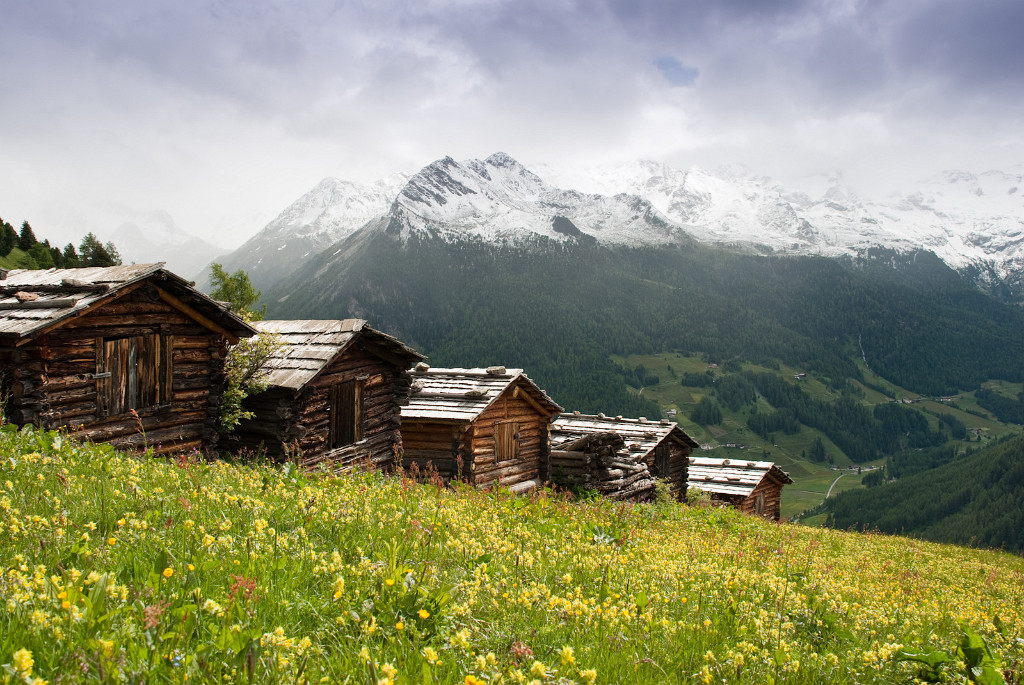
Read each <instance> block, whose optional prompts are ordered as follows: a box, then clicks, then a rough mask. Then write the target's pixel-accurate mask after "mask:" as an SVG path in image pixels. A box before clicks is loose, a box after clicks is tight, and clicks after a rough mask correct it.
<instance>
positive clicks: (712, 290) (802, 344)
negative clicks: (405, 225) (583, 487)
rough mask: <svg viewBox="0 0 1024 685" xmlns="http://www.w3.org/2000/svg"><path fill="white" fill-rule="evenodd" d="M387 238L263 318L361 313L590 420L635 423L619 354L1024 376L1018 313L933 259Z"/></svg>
mask: <svg viewBox="0 0 1024 685" xmlns="http://www.w3.org/2000/svg"><path fill="white" fill-rule="evenodd" d="M398 232H400V231H395V232H391V225H390V224H388V225H387V226H382V225H377V226H373V225H371V226H367V227H366V228H364V229H362V230H361V231H358V232H356V233H355V234H353V235H352V236H350V238H348V239H347V240H345V241H342V242H341V243H338V244H337V245H335V246H333V247H331V248H329V249H328V250H326V251H324V252H323V253H321V254H320V255H318V256H317V257H316V258H315V259H313V260H312V261H311V262H310V263H309V264H307V265H306V266H305V267H303V268H302V269H300V270H298V271H297V272H296V273H294V274H293V275H292V276H290V277H289V278H287V279H285V280H284V281H282V282H281V283H279V284H278V286H276V287H275V288H273V289H271V290H270V291H269V292H265V295H266V299H267V300H268V304H269V310H268V311H269V316H271V317H275V316H282V317H294V316H303V317H311V318H339V317H345V316H360V317H363V318H366V319H368V320H370V321H373V322H374V325H375V326H378V327H383V328H384V329H385V330H387V331H388V332H389V333H393V334H395V335H398V336H399V337H400V338H402V339H403V340H406V341H407V342H409V343H411V344H414V345H416V346H418V347H419V348H420V349H421V350H422V351H423V352H424V353H426V354H428V355H430V356H431V358H432V359H433V361H434V363H437V364H458V365H466V364H491V363H505V364H513V365H516V366H521V367H523V368H526V369H529V370H530V372H531V374H534V377H535V378H536V379H537V380H539V381H540V382H541V383H542V384H546V385H547V388H548V390H550V391H552V392H554V393H555V397H556V399H557V400H558V401H559V402H560V403H562V404H563V405H564V406H569V407H573V408H579V409H581V410H583V411H605V412H608V413H624V414H626V413H634V412H631V411H629V408H628V407H627V406H626V404H625V399H624V398H625V396H624V394H623V393H624V392H625V390H624V387H623V383H622V381H621V380H620V381H618V382H614V381H613V380H612V379H611V378H610V377H609V376H608V374H611V375H612V376H614V375H615V374H617V373H618V371H617V370H616V368H614V367H613V365H611V364H610V362H609V361H608V359H607V357H608V356H609V355H612V354H615V355H629V354H635V353H648V352H660V351H671V350H684V351H697V352H701V353H704V354H706V355H707V356H708V357H709V358H710V359H711V360H713V361H725V360H727V359H731V358H740V359H743V360H747V361H753V362H759V361H767V360H770V359H778V360H782V361H783V362H784V363H787V364H790V365H792V366H800V367H802V368H803V370H805V371H809V372H814V373H817V374H819V375H821V376H822V377H824V378H828V379H831V381H832V382H834V383H836V384H841V383H842V382H843V380H844V379H846V378H859V377H860V374H861V372H860V370H859V369H858V368H857V366H856V365H855V364H854V361H853V358H854V357H855V356H856V357H862V358H863V360H864V361H865V362H866V363H867V365H868V366H869V367H870V368H871V370H872V371H874V372H875V373H877V374H879V375H881V376H883V377H885V378H889V379H892V380H893V381H894V382H896V383H898V384H899V385H901V386H903V387H906V388H908V389H910V390H913V391H915V392H921V393H929V394H936V395H937V394H944V393H949V392H953V391H955V390H956V389H957V388H964V389H969V388H974V387H977V386H978V385H980V384H981V383H982V382H984V381H986V380H989V379H992V378H1002V379H1005V380H1008V381H1012V382H1019V381H1020V380H1022V379H1024V310H1021V309H1020V308H1016V307H1012V306H1009V305H1005V304H1001V303H1000V302H998V301H996V300H995V299H993V298H991V297H989V296H987V295H985V294H983V293H981V292H979V291H978V290H977V289H976V288H974V287H972V286H971V285H970V284H968V283H966V282H965V281H963V280H962V279H961V278H960V277H959V276H958V275H957V274H956V272H954V271H952V270H951V269H950V268H949V267H947V266H946V265H945V264H943V263H942V262H941V261H940V260H938V259H936V258H935V257H934V256H933V255H929V254H927V253H919V254H914V255H905V256H900V255H896V254H894V253H889V252H880V253H878V254H877V255H874V256H872V257H870V258H868V259H865V260H858V261H853V260H849V261H840V260H834V259H827V258H821V257H758V256H754V255H745V254H740V253H736V252H732V251H728V250H725V249H721V248H714V247H708V246H702V245H698V244H687V245H685V246H677V247H660V248H659V247H647V248H626V247H614V246H613V247H605V246H601V245H579V244H566V243H556V242H553V241H547V240H544V239H542V238H538V239H537V240H535V241H534V242H533V243H532V244H524V245H494V244H491V243H488V242H485V241H482V240H469V239H467V240H463V241H457V242H453V241H451V240H448V239H442V238H439V237H434V236H430V235H424V234H422V233H419V232H412V233H409V234H408V235H406V236H405V239H404V240H403V239H399V237H398V236H397V235H395V233H398ZM602 403H605V404H602ZM616 403H617V404H616ZM613 404H614V405H615V406H612V405H613Z"/></svg>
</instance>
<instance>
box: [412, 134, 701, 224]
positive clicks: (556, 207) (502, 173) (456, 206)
mask: <svg viewBox="0 0 1024 685" xmlns="http://www.w3.org/2000/svg"><path fill="white" fill-rule="evenodd" d="M392 214H393V216H395V217H396V218H397V219H398V220H399V221H400V223H401V224H402V226H403V235H407V234H408V232H412V231H424V232H431V233H435V234H438V235H441V236H443V237H447V238H455V237H460V236H474V237H477V238H480V239H483V240H486V241H492V242H500V241H512V242H516V241H522V240H530V239H533V238H534V237H536V236H543V237H546V238H551V239H554V240H559V241H566V240H580V239H586V237H587V236H589V237H590V238H592V239H595V240H597V241H599V242H604V243H630V244H662V243H668V242H674V241H676V240H678V239H679V237H681V235H682V231H680V230H679V228H678V227H676V226H673V225H672V223H671V222H668V221H666V220H665V219H664V217H661V216H660V215H659V214H658V212H657V211H655V210H654V209H653V207H652V206H651V205H650V203H649V202H647V201H645V200H643V199H641V198H638V197H635V196H628V195H625V194H618V195H615V196H611V197H609V196H603V195H596V194H586V193H581V192H579V191H575V190H560V189H558V188H553V187H551V186H548V185H547V184H545V183H544V182H543V181H542V180H541V179H540V177H538V176H537V175H536V174H534V173H533V172H531V171H529V170H528V169H526V167H524V166H523V165H521V164H520V163H519V162H517V161H515V160H514V159H512V158H511V157H509V156H508V155H506V154H504V153H501V152H499V153H496V154H494V155H491V156H490V157H488V158H487V159H485V160H483V161H481V160H476V159H472V160H468V161H465V162H462V163H459V162H456V161H455V160H453V159H452V158H450V157H445V158H444V159H441V160H438V161H436V162H434V163H432V164H430V165H428V166H426V167H425V168H424V169H423V170H421V171H420V172H419V173H417V174H416V175H414V176H413V177H412V178H410V179H409V182H408V183H407V184H406V186H405V187H404V188H403V189H402V191H401V193H399V195H398V198H397V199H396V201H395V205H394V207H393V208H392Z"/></svg>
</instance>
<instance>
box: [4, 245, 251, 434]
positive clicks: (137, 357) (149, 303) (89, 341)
mask: <svg viewBox="0 0 1024 685" xmlns="http://www.w3.org/2000/svg"><path fill="white" fill-rule="evenodd" d="M253 333H254V331H253V329H252V328H251V327H250V326H249V325H248V324H246V323H245V322H244V321H242V320H241V319H240V318H238V317H237V316H235V315H234V314H232V313H231V312H230V311H229V310H228V309H227V307H225V306H223V305H221V304H220V303H217V302H214V301H213V300H211V299H210V298H209V297H207V296H206V295H204V294H203V293H201V292H199V291H198V290H196V289H195V288H194V287H193V284H192V283H190V282H188V281H185V280H184V279H182V278H181V277H179V276H176V275H175V274H173V273H171V272H170V271H167V270H166V269H164V268H163V264H133V265H131V266H112V267H95V268H82V269H46V270H38V271H36V270H25V269H17V270H13V271H10V272H8V273H6V274H5V277H4V278H2V279H0V370H2V373H3V377H4V378H3V381H4V390H5V392H6V394H7V402H6V406H5V414H6V418H7V420H9V421H11V422H13V423H17V424H26V423H37V424H40V425H41V426H42V427H44V428H47V429H56V428H60V427H67V428H68V429H69V430H70V431H71V432H72V433H73V434H74V435H76V436H79V437H83V438H87V439H89V440H93V441H95V442H107V443H110V444H112V445H114V446H115V447H118V448H141V447H143V446H145V445H147V444H148V445H151V446H153V447H155V448H156V451H158V452H166V451H170V450H180V449H189V448H197V449H202V448H209V447H212V446H213V445H214V444H215V443H216V441H217V418H218V405H219V403H220V397H221V393H222V390H223V382H224V356H225V354H226V352H227V345H228V344H229V343H233V342H237V341H238V338H239V337H242V336H249V335H252V334H253Z"/></svg>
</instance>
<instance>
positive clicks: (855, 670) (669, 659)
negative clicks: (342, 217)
mask: <svg viewBox="0 0 1024 685" xmlns="http://www.w3.org/2000/svg"><path fill="white" fill-rule="evenodd" d="M0 453H2V454H3V457H4V458H3V459H2V460H0V488H2V489H0V516H2V519H0V521H2V523H3V525H2V526H0V566H2V569H3V572H2V575H0V595H2V596H3V597H4V599H5V601H4V602H3V603H2V604H0V678H3V679H4V682H11V683H14V682H34V680H35V679H44V680H47V681H49V682H52V683H76V682H90V683H106V682H111V683H112V682H154V683H156V682H159V683H186V682H189V683H196V682H199V683H215V682H216V683H236V684H239V685H241V684H243V683H245V684H249V683H261V684H262V683H286V682H287V683H321V682H323V683H335V682H337V683H341V682H348V683H368V684H374V683H376V684H390V683H402V684H405V683H420V684H427V685H429V684H433V683H439V684H440V683H444V684H453V683H459V684H464V683H521V682H538V683H545V684H547V683H550V684H552V685H554V684H556V683H558V684H562V685H566V684H569V683H594V682H597V683H626V682H629V683H665V682H683V683H705V684H706V683H712V682H716V683H723V682H724V683H782V682H786V683H807V684H811V683H823V682H828V683H850V684H853V683H904V682H909V681H910V680H911V679H912V678H913V677H914V676H915V675H917V674H918V669H917V667H915V666H914V665H913V664H909V663H905V662H901V661H899V660H898V659H897V658H896V657H897V656H898V655H899V654H900V653H901V650H904V651H907V652H921V651H927V650H930V649H933V648H934V649H938V650H944V651H946V652H948V653H950V654H955V653H956V648H957V645H958V644H959V643H960V641H961V639H963V637H964V636H965V635H967V636H970V635H972V632H970V631H977V633H978V635H979V636H980V637H979V638H978V639H979V640H982V639H983V640H985V641H987V645H988V647H989V648H990V649H991V650H992V651H993V652H994V654H995V656H996V657H997V658H999V659H1001V660H1002V662H1003V663H1004V664H1005V665H1006V666H1007V667H1008V668H1017V669H1018V670H1017V671H1016V673H1017V674H1018V675H1019V674H1020V670H1019V664H1020V663H1021V662H1022V660H1024V640H1022V637H1024V583H1022V582H1021V581H1020V579H1021V578H1022V577H1024V559H1021V558H1020V557H1014V556H1011V555H1007V554H1003V553H999V552H991V551H983V550H977V549H965V548H958V547H952V546H946V545H937V544H931V543H926V542H921V541H918V540H910V539H901V538H895V537H888V536H883V535H858V534H851V533H844V532H839V531H833V530H825V529H818V528H808V527H804V526H791V525H785V524H781V525H780V524H774V523H771V522H767V521H764V520H761V519H758V518H754V517H745V516H743V515H740V514H738V513H737V512H735V511H734V510H731V509H724V508H718V507H716V508H707V509H706V508H689V507H685V506H683V505H678V504H675V503H662V504H652V505H627V504H616V503H612V502H609V501H595V502H584V503H579V502H572V501H569V500H567V499H563V498H561V497H558V496H554V495H552V494H550V493H546V492H542V493H537V494H534V495H532V496H515V495H511V494H509V493H507V492H504V491H497V492H483V491H476V490H473V489H471V488H468V487H455V488H445V487H439V486H436V485H433V484H417V483H414V482H411V481H408V480H404V479H401V478H397V477H391V478H389V477H384V476H382V475H380V474H361V475H352V476H344V477H338V478H331V477H325V476H320V475H317V474H306V475H303V474H300V473H297V472H296V471H295V470H294V469H293V468H280V467H274V466H267V465H257V464H253V465H230V464H226V463H218V462H204V461H202V460H200V459H198V458H197V457H196V456H195V455H192V456H188V455H183V456H180V457H178V458H175V459H171V460H168V461H164V460H158V459H152V458H146V457H141V458H140V457H130V456H124V455H120V454H117V453H115V452H113V451H112V450H110V449H109V448H107V447H93V446H89V445H83V444H79V443H75V442H72V441H70V440H68V439H67V438H65V437H64V436H61V435H58V434H54V433H35V432H32V431H31V430H26V431H22V432H15V431H13V430H12V429H11V428H10V427H5V428H4V429H3V430H2V431H0ZM972 639H973V638H972ZM1014 664H1017V665H1018V666H1014ZM964 669H965V666H964V665H963V664H957V663H956V661H955V659H954V660H952V661H950V662H949V663H946V664H944V665H941V666H940V667H939V670H940V671H942V673H941V674H940V675H942V677H944V678H946V679H952V680H955V681H956V682H967V681H966V680H964V678H965V676H964V672H965V671H964ZM1013 677H1014V678H1016V677H1017V676H1013ZM1015 682H1016V681H1015Z"/></svg>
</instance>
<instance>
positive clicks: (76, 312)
mask: <svg viewBox="0 0 1024 685" xmlns="http://www.w3.org/2000/svg"><path fill="white" fill-rule="evenodd" d="M148 281H149V279H148V278H143V279H141V280H138V281H136V282H135V283H132V284H131V285H126V286H124V287H123V288H117V289H112V290H111V292H110V295H109V296H108V297H101V298H100V299H98V300H96V301H95V302H93V303H92V304H90V305H89V306H88V307H83V308H81V309H77V308H76V309H72V310H71V312H72V313H71V316H64V317H61V318H60V319H58V320H57V321H54V322H53V323H52V324H50V325H49V326H44V327H43V328H40V329H37V330H35V331H32V332H31V333H29V334H28V336H27V337H25V338H22V339H21V340H19V341H18V343H17V345H16V346H17V347H21V346H22V345H26V344H28V343H30V342H33V341H34V340H35V339H36V338H38V337H40V336H42V335H46V334H47V333H49V332H50V331H52V330H55V329H57V328H60V327H61V326H66V325H67V324H68V323H70V322H72V321H74V320H75V319H79V318H81V317H83V316H85V315H86V314H89V313H91V312H94V311H96V310H97V309H99V308H100V307H102V306H104V305H106V304H107V303H109V302H112V301H114V300H116V299H119V298H122V297H124V296H125V295H127V294H128V293H131V292H134V291H136V290H138V289H139V288H141V287H142V286H144V285H146V283H147V282H148Z"/></svg>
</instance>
